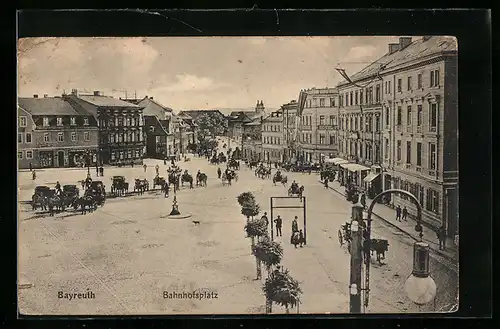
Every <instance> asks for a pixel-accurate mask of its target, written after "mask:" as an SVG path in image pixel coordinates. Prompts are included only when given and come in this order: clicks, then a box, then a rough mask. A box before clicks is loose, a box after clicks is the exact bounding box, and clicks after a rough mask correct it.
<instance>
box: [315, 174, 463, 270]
mask: <svg viewBox="0 0 500 329" xmlns="http://www.w3.org/2000/svg"><path fill="white" fill-rule="evenodd" d="M320 183H322V184H323V182H321V181H320ZM328 188H329V189H330V190H332V191H335V192H337V193H338V194H340V195H344V193H342V192H340V191H337V190H336V189H334V188H333V187H330V186H328ZM372 214H373V215H375V216H376V217H377V218H378V219H381V220H382V221H384V222H385V223H386V224H389V225H390V226H391V227H393V228H396V229H397V230H399V231H400V232H402V233H404V234H406V235H407V236H409V237H410V238H411V239H413V240H414V241H416V242H418V241H420V239H417V238H416V237H414V236H413V235H412V234H410V233H408V232H407V231H406V230H404V229H402V228H401V227H399V226H397V225H395V224H393V223H391V222H390V221H388V220H386V219H385V218H384V217H382V216H380V215H378V214H376V213H375V212H372ZM429 249H430V250H432V251H433V252H434V253H436V254H438V255H440V256H441V257H443V258H445V259H446V260H448V261H450V262H456V261H457V260H456V259H455V257H452V256H449V255H447V254H444V253H442V252H441V250H439V249H436V248H434V247H432V246H431V245H430V244H429Z"/></svg>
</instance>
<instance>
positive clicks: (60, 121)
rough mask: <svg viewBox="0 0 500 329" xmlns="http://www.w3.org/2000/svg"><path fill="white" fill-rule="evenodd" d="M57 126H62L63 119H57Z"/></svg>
mask: <svg viewBox="0 0 500 329" xmlns="http://www.w3.org/2000/svg"><path fill="white" fill-rule="evenodd" d="M57 125H58V126H62V125H63V118H57Z"/></svg>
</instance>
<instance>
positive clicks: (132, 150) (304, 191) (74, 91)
mask: <svg viewBox="0 0 500 329" xmlns="http://www.w3.org/2000/svg"><path fill="white" fill-rule="evenodd" d="M342 38H347V37H321V38H320V37H318V38H310V39H309V40H294V38H292V37H290V38H273V37H266V38H263V37H245V38H243V37H242V38H234V39H233V40H224V39H225V38H220V39H219V40H218V41H208V40H205V39H206V38H183V39H184V40H172V41H169V38H143V39H142V40H141V39H137V40H136V39H134V38H131V39H120V40H114V39H99V40H97V41H93V40H91V39H86V38H82V39H79V38H75V39H66V40H60V41H59V40H52V41H50V40H49V41H48V42H45V43H44V44H40V46H39V47H32V48H31V49H33V50H32V52H33V53H32V55H30V53H29V52H27V53H25V54H23V56H26V58H24V59H23V57H21V58H20V59H19V65H20V69H19V79H20V84H19V99H18V128H17V129H18V164H19V166H18V167H19V170H18V205H19V208H18V209H19V216H18V264H19V266H18V274H19V281H18V288H19V289H18V301H19V311H20V313H21V314H26V315H169V314H176V315H179V314H286V313H299V314H306V313H318V314H342V313H361V312H364V313H418V312H451V311H453V310H454V309H455V308H456V305H457V298H458V297H457V296H458V265H459V264H458V236H459V233H458V165H457V163H458V162H457V161H458V160H457V158H458V153H457V152H458V147H457V145H458V128H457V127H456V124H457V123H456V120H454V119H453V118H456V117H457V115H458V114H457V112H458V109H457V100H456V97H457V96H456V95H457V93H456V91H455V89H456V88H457V84H456V81H457V76H456V75H457V74H456V66H457V58H456V54H457V42H456V40H455V39H454V38H452V37H441V36H421V37H396V36H395V37H380V38H379V37H359V38H358V37H356V38H358V39H359V40H358V39H356V40H354V39H353V38H350V39H349V40H350V41H349V42H350V43H351V44H350V45H349V42H347V41H345V42H347V43H346V44H345V47H347V48H346V50H345V51H344V54H343V55H341V54H338V55H336V56H344V57H342V58H340V57H339V58H338V63H339V64H337V67H335V65H333V66H332V67H330V69H329V71H325V72H319V71H318V72H319V73H318V72H316V71H315V72H316V73H315V74H318V78H317V79H316V80H314V81H313V80H311V81H312V82H311V83H313V82H315V85H314V86H311V85H310V84H309V85H308V84H305V85H302V82H301V79H300V78H298V77H295V78H296V79H297V80H294V81H292V80H290V81H288V82H282V83H283V90H287V92H288V90H291V91H290V92H289V93H287V92H285V91H278V90H274V89H276V88H277V89H280V88H281V87H279V86H278V87H276V86H272V85H271V84H270V83H271V82H269V85H268V84H267V83H268V82H264V80H261V78H256V79H257V80H254V82H251V81H249V82H241V83H242V84H244V83H248V84H252V83H254V84H258V83H257V82H256V81H261V83H262V84H263V86H260V87H259V88H257V87H245V86H243V85H241V86H239V87H238V88H235V89H234V90H233V89H231V88H233V87H232V86H233V85H234V84H235V82H230V81H229V80H230V79H229V78H228V79H227V80H226V81H225V82H217V81H216V79H215V78H213V79H209V78H207V77H205V78H203V77H202V76H208V75H209V72H210V69H212V70H214V72H215V70H217V68H215V67H214V68H210V69H207V68H203V69H199V70H200V71H199V72H200V73H199V76H196V75H195V73H192V72H191V73H189V72H190V71H189V70H191V69H192V70H193V72H194V71H195V70H196V68H191V67H190V66H189V65H188V64H184V65H185V66H184V67H183V68H182V70H185V72H188V73H186V74H181V73H179V74H178V75H176V79H177V82H175V83H174V84H173V85H168V81H170V80H168V79H167V78H165V77H164V75H162V76H161V77H159V78H158V79H159V80H161V79H167V80H165V82H164V84H165V86H162V85H161V83H160V85H154V86H153V87H152V86H149V87H147V86H144V88H143V89H139V87H138V86H137V85H134V86H130V87H127V86H126V83H125V85H123V82H122V80H123V79H124V76H125V75H126V73H124V76H121V75H120V74H119V73H117V71H116V72H115V71H113V69H112V67H111V66H112V64H111V63H112V60H111V59H110V58H107V57H106V58H107V60H108V62H105V61H104V59H101V60H102V62H99V59H98V60H95V62H92V60H90V59H89V64H88V65H96V67H97V64H96V63H97V62H99V63H100V65H101V64H103V63H108V64H109V66H110V67H109V70H110V71H109V72H110V73H107V74H106V75H107V76H105V74H104V73H102V72H100V71H98V70H96V69H89V71H86V70H80V71H78V72H76V71H75V73H72V74H77V75H80V76H81V77H82V78H81V79H80V78H79V79H78V81H76V82H72V83H67V84H66V85H64V86H63V85H61V86H60V87H58V88H55V89H50V88H49V87H46V86H45V85H44V86H45V87H44V88H45V89H43V88H42V87H39V86H36V88H34V87H32V86H30V83H29V82H26V83H25V82H23V81H24V80H23V77H24V78H25V79H27V77H30V79H31V80H30V81H35V84H36V81H38V80H36V79H34V77H35V76H36V77H38V79H39V80H40V81H41V82H39V83H40V84H42V82H43V83H45V80H43V76H44V75H43V72H42V69H41V68H40V67H38V66H37V65H43V64H44V63H45V60H47V61H49V60H48V59H46V57H44V56H45V55H43V54H44V53H43V52H44V51H45V52H47V51H49V50H50V51H54V50H55V51H56V52H55V55H54V56H57V49H58V47H60V48H61V52H62V51H63V50H64V51H65V52H66V53H67V52H69V51H77V50H78V51H83V54H86V55H88V56H89V57H95V58H100V57H99V56H102V58H105V56H106V54H104V55H103V51H102V49H105V48H103V47H106V45H112V46H111V47H117V49H122V48H123V49H125V50H122V51H117V54H118V55H116V56H122V57H120V58H121V60H122V61H123V63H125V62H126V61H127V60H129V61H131V62H130V63H132V62H133V61H134V60H135V61H136V62H133V63H136V64H137V63H140V64H141V65H143V64H144V63H146V61H148V63H149V65H150V71H148V73H149V74H154V71H155V66H154V65H159V64H155V63H157V61H158V59H159V57H158V56H159V55H158V54H162V48H161V47H162V46H161V45H162V44H167V43H168V42H172V46H174V45H176V46H179V43H180V42H184V43H185V44H186V49H187V48H189V49H195V48H193V47H195V45H196V44H198V43H199V44H200V46H199V47H206V48H204V49H207V54H206V56H214V58H215V57H216V56H219V54H222V52H221V49H223V48H224V47H234V49H235V51H237V50H239V51H241V52H242V53H244V54H248V51H246V50H247V49H253V50H254V51H255V54H253V55H252V56H253V57H252V56H250V57H249V58H243V57H241V58H239V57H238V58H237V57H235V58H231V60H232V61H234V63H232V64H231V65H229V64H227V67H224V65H225V64H223V63H222V64H220V65H221V67H222V68H221V69H220V70H221V71H223V70H226V74H227V75H228V76H229V75H230V73H229V72H236V71H235V70H242V71H241V72H239V73H238V74H241V75H242V76H248V77H249V79H251V78H252V76H253V75H259V74H262V75H269V76H272V74H273V68H270V67H266V66H259V65H260V64H256V63H257V62H259V61H260V60H261V59H262V62H264V60H269V62H273V61H275V60H276V58H273V57H272V56H271V55H269V53H268V52H266V51H263V50H262V49H264V50H265V49H278V50H277V51H279V49H280V48H277V47H283V51H285V50H286V49H287V48H286V47H297V44H303V45H304V47H305V45H307V44H308V43H310V44H311V45H314V44H316V45H319V46H317V47H318V49H320V48H321V52H322V53H323V52H325V51H326V52H328V51H329V49H331V48H329V47H331V46H332V45H334V44H335V42H337V41H336V40H341V39H342ZM319 39H321V40H319ZM346 40H347V39H346ZM353 40H354V41H353ZM21 41H22V40H20V43H21ZM24 42H26V41H24ZM209 42H211V43H213V44H214V47H213V49H212V48H209V47H208V46H207V45H208V44H209ZM287 42H290V43H291V44H292V43H293V45H290V46H287V45H286V43H287ZM176 43H177V44H176ZM237 43H238V44H237ZM188 45H189V47H188ZM325 45H326V46H325ZM44 47H49V50H47V49H45V50H44ZM50 47H52V48H50ZM120 47H121V48H120ZM127 47H128V48H127ZM265 47H271V48H265ZM272 47H274V48H272ZM360 47H365V48H366V49H372V52H368V53H367V54H361V53H359V51H360ZM127 49H129V50H127ZM209 49H210V50H209ZM377 49H378V50H377ZM132 51H138V55H137V57H135V58H133V59H132V58H131V57H127V56H130V53H131V52H132ZM163 51H164V49H163ZM318 52H319V50H318ZM163 54H166V52H163ZM30 56H32V57H30ZM61 56H62V55H61ZM169 56H172V57H169V58H170V60H171V61H172V62H175V61H178V62H176V63H178V65H181V64H180V63H182V60H183V59H182V58H180V57H182V56H180V55H172V54H170V55H169ZM176 56H178V57H179V58H177V57H176ZM185 56H194V57H192V58H191V59H190V60H191V61H193V60H194V59H193V58H197V59H198V61H199V65H202V64H204V65H207V63H202V62H201V60H200V59H199V58H200V57H199V56H201V55H199V54H197V53H196V52H195V51H194V50H192V51H191V50H189V51H187V52H186V54H185ZM197 56H198V57H197ZM220 56H224V58H225V59H226V60H228V59H227V58H226V57H228V56H229V55H228V54H226V53H225V54H224V55H220ZM297 56H298V57H297V61H298V62H300V61H305V62H307V63H306V64H304V65H310V67H308V68H306V71H307V70H311V71H312V70H313V68H314V67H315V65H317V64H314V63H313V61H312V59H313V58H314V57H311V56H312V55H310V54H309V53H304V54H298V55H297ZM308 56H309V57H308ZM332 56H333V55H332ZM61 58H62V59H61V60H69V59H67V57H65V56H62V57H61ZM319 58H324V57H323V56H320V57H319ZM37 59H39V63H38V64H37ZM23 60H24V61H25V64H23ZM186 60H187V59H186ZM240 61H241V62H240ZM290 61H293V60H292V59H290ZM247 62H252V64H247ZM355 62H356V63H357V64H355V65H354V64H353V63H355ZM49 63H50V61H49ZM151 63H153V64H151ZM273 63H275V65H276V66H279V65H281V67H283V68H284V69H283V70H284V71H280V73H279V74H280V75H282V74H284V73H283V72H285V71H286V67H287V65H288V64H289V63H288V62H286V61H285V63H283V64H279V63H278V62H273ZM287 63H288V64H287ZM70 64H71V63H67V64H65V63H64V62H62V64H61V65H63V66H64V65H68V66H67V68H66V69H67V70H68V72H71V70H72V68H71V67H72V66H71V65H70ZM120 65H121V64H120ZM123 65H125V64H123ZM176 65H177V64H176ZM245 65H248V66H249V67H248V68H247V67H245ZM268 65H270V64H268ZM323 65H326V66H331V65H330V62H328V63H326V64H323ZM118 66H119V65H118ZM233 66H234V68H233ZM99 67H100V66H99ZM242 67H244V68H242ZM267 71H269V72H267ZM61 74H62V75H66V74H68V73H67V72H61ZM99 74H102V75H101V76H100V75H99ZM113 74H115V75H120V78H116V81H115V82H113V79H112V78H110V76H113ZM214 74H215V73H214ZM311 74H312V73H311ZM134 75H135V76H139V73H138V72H134ZM91 76H92V77H95V76H98V77H99V78H98V79H102V83H101V84H100V85H98V86H96V87H94V86H92V87H93V88H94V89H92V90H90V89H85V88H84V87H85V86H88V85H89V84H90V82H92V84H95V83H96V80H95V78H91ZM174 76H175V74H174ZM293 76H294V74H293V73H290V77H293ZM85 77H88V81H87V82H86V81H85ZM66 79H67V78H66ZM93 79H94V80H93ZM151 79H154V78H151ZM290 79H291V78H290ZM322 79H323V80H322ZM325 79H327V80H325ZM328 79H329V80H328ZM57 80H58V79H57V78H54V77H52V78H51V79H48V80H47V81H49V82H50V83H52V82H53V81H57ZM63 80H64V78H63ZM325 81H326V82H325ZM49 82H47V83H49ZM144 83H145V84H148V83H150V81H146V80H144ZM151 83H152V82H151ZM287 83H288V84H289V85H290V86H287ZM82 85H85V86H82ZM209 85H210V86H209ZM251 86H253V85H251ZM266 86H267V87H266ZM64 88H66V89H64ZM197 88H198V89H199V90H200V91H197ZM245 88H247V90H246V91H245ZM249 88H250V89H249ZM252 88H254V89H252ZM266 88H267V89H269V88H271V89H273V90H272V91H266ZM287 88H288V89H287ZM96 89H98V90H96ZM218 89H221V90H223V92H220V93H219V92H217V90H218ZM38 90H39V91H38ZM242 90H243V91H242ZM231 93H234V94H235V95H236V96H235V95H231ZM266 93H267V94H266ZM210 95H212V96H210ZM241 95H244V96H245V97H253V98H249V100H246V99H245V100H244V101H242V100H241V99H240V98H241V97H242V96H241ZM274 95H285V96H282V97H286V98H281V96H280V97H274ZM210 97H212V98H210ZM218 97H221V98H220V99H219V98H218ZM224 97H227V99H224ZM272 97H274V98H272ZM453 97H455V98H453ZM250 99H251V100H250ZM268 104H269V105H268ZM445 118H447V119H446V121H445ZM443 136H444V137H443ZM442 137H443V138H442Z"/></svg>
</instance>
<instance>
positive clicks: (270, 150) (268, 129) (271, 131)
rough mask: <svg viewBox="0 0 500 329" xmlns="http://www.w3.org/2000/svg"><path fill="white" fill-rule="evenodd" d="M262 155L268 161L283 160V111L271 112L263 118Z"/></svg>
mask: <svg viewBox="0 0 500 329" xmlns="http://www.w3.org/2000/svg"><path fill="white" fill-rule="evenodd" d="M261 127H262V155H263V160H264V161H266V162H280V163H281V162H282V161H283V142H284V140H283V133H284V132H283V112H282V110H281V109H280V110H278V111H276V112H271V113H270V114H269V115H268V116H266V117H264V118H263V119H262V125H261Z"/></svg>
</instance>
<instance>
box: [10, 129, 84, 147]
mask: <svg viewBox="0 0 500 329" xmlns="http://www.w3.org/2000/svg"><path fill="white" fill-rule="evenodd" d="M83 140H84V141H86V142H88V141H90V133H89V132H88V131H85V132H84V133H83ZM43 141H44V142H45V143H48V142H50V134H49V133H45V134H43ZM57 141H58V142H64V133H57ZM71 141H72V142H76V141H77V134H76V132H71ZM17 142H18V143H23V134H22V133H19V134H17ZM32 142H33V137H32V135H31V133H26V134H25V137H24V143H27V144H29V143H32Z"/></svg>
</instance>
